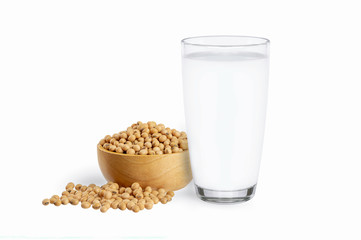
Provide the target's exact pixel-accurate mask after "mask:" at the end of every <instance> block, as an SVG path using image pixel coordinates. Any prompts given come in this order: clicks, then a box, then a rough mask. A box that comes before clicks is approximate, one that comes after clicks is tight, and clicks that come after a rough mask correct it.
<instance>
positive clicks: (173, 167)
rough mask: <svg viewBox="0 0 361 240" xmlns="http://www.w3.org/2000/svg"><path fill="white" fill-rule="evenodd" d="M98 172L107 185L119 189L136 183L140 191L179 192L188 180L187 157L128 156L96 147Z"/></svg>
mask: <svg viewBox="0 0 361 240" xmlns="http://www.w3.org/2000/svg"><path fill="white" fill-rule="evenodd" d="M97 148H98V162H99V166H100V170H101V171H102V173H103V175H104V177H105V178H106V179H107V180H108V181H112V182H116V183H118V184H119V185H121V186H130V185H131V184H132V183H133V182H139V184H140V185H141V186H142V187H146V186H151V187H153V188H164V189H166V190H171V191H175V190H179V189H181V188H183V187H185V186H186V185H187V184H188V183H189V182H190V181H191V180H192V172H191V167H190V162H189V153H188V151H184V152H181V153H173V154H163V155H129V154H121V153H115V152H110V151H107V150H105V149H104V148H103V147H102V146H101V145H99V144H98V147H97Z"/></svg>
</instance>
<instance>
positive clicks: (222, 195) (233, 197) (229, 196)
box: [194, 184, 257, 204]
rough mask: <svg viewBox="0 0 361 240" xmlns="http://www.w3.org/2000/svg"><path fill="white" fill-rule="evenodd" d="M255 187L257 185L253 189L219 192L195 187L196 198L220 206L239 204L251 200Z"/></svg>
mask: <svg viewBox="0 0 361 240" xmlns="http://www.w3.org/2000/svg"><path fill="white" fill-rule="evenodd" d="M194 185H195V184H194ZM256 186H257V184H256V185H254V186H253V187H250V188H246V189H241V190H234V191H219V190H210V189H205V188H201V187H199V186H197V185H195V187H196V193H197V196H198V197H199V198H200V199H202V200H203V201H206V202H212V203H222V204H230V203H241V202H246V201H248V200H250V199H251V198H253V196H254V194H255V192H256Z"/></svg>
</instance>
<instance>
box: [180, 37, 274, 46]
mask: <svg viewBox="0 0 361 240" xmlns="http://www.w3.org/2000/svg"><path fill="white" fill-rule="evenodd" d="M217 37H219V38H222V37H223V38H241V39H246V38H248V39H254V40H259V41H260V40H261V42H259V43H244V44H208V43H206V44H203V43H192V42H190V41H191V40H196V39H202V38H217ZM181 43H182V44H184V45H193V46H199V47H221V48H222V47H252V46H261V45H266V44H269V43H270V40H269V39H267V38H264V37H254V36H243V35H206V36H196V37H188V38H184V39H182V40H181Z"/></svg>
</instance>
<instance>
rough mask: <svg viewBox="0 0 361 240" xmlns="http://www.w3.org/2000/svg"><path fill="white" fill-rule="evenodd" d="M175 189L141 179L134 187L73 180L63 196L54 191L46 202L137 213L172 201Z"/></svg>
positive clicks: (47, 203)
mask: <svg viewBox="0 0 361 240" xmlns="http://www.w3.org/2000/svg"><path fill="white" fill-rule="evenodd" d="M173 196H174V192H172V191H168V192H166V191H165V189H163V188H159V189H157V190H156V189H152V188H151V187H150V186H147V187H145V188H144V189H142V187H141V186H140V185H139V183H137V182H134V183H133V184H132V185H131V186H130V187H120V186H119V185H118V184H117V183H113V182H108V183H106V184H104V185H103V186H101V187H99V186H96V185H95V184H90V185H88V186H86V185H81V184H77V185H74V183H72V182H70V183H68V184H67V185H66V187H65V191H63V192H62V194H61V197H59V196H58V195H53V196H52V197H51V198H50V199H48V198H46V199H44V200H43V202H42V203H43V205H45V206H47V205H49V204H54V205H55V206H60V205H67V204H69V203H70V204H71V205H78V204H79V203H81V207H82V208H85V209H87V208H90V207H92V208H93V209H95V210H98V209H100V211H101V212H102V213H105V212H107V211H108V210H109V209H110V208H113V209H120V210H123V211H124V210H126V209H128V210H131V211H133V212H135V213H137V212H139V211H141V210H144V209H148V210H150V209H152V208H153V205H154V204H157V203H159V202H161V203H162V204H166V203H167V202H170V201H172V198H173Z"/></svg>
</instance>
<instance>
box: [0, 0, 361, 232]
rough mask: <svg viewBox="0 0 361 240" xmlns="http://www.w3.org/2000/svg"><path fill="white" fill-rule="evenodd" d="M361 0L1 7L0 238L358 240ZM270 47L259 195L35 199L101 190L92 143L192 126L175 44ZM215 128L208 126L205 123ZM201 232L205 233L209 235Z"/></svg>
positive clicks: (224, 0)
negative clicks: (104, 207)
mask: <svg viewBox="0 0 361 240" xmlns="http://www.w3.org/2000/svg"><path fill="white" fill-rule="evenodd" d="M359 10H360V8H359V5H358V1H351V0H343V1H315V0H303V1H281V0H273V1H266V0H264V1H262V0H254V1H229V0H222V1H221V0H216V1H203V0H198V1H194V0H193V1H191V0H182V1H146V0H141V1H89V0H87V1H64V0H63V1H50V0H46V1H16V0H12V1H1V2H0V104H1V117H0V121H1V125H0V130H1V132H0V134H1V138H0V141H1V142H0V146H1V166H0V184H1V185H0V196H1V197H0V199H1V200H0V203H1V207H0V209H1V210H0V238H8V237H10V236H12V237H13V238H14V237H15V238H20V237H22V236H23V237H27V238H39V237H46V238H55V237H84V238H90V237H93V238H103V239H106V238H113V237H121V238H124V239H147V238H148V239H150V238H153V239H173V238H178V239H181V238H183V239H185V237H187V239H196V238H198V239H360V238H361V233H360V230H359V229H357V227H360V222H361V217H360V216H361V207H360V203H361V188H360V183H361V174H360V172H361V171H360V170H361V168H360V161H361V72H360V68H361V60H360V56H361V44H360V42H361V34H360V22H361V15H360V11H359ZM212 34H233V35H254V36H262V37H267V38H269V39H270V40H271V70H270V84H269V104H268V113H267V114H268V115H267V124H266V133H265V142H264V152H263V159H262V165H261V172H260V177H259V182H258V188H257V193H256V196H255V198H254V199H253V200H252V201H250V202H247V203H245V204H241V205H231V206H222V205H213V204H208V203H205V202H202V201H200V200H198V199H197V198H196V196H195V193H194V190H193V185H191V184H190V185H188V187H187V188H185V189H183V190H181V191H178V192H176V196H175V198H174V199H173V201H172V202H171V203H169V204H167V205H156V206H155V207H154V209H153V210H152V211H142V212H140V213H138V214H134V213H132V212H129V211H126V212H121V211H115V210H112V209H110V210H109V211H108V212H107V213H106V214H101V213H100V212H98V211H94V210H92V209H88V210H83V209H81V208H80V206H77V207H74V206H60V207H55V206H48V207H44V206H42V205H41V201H42V199H43V198H45V197H50V196H51V195H53V194H59V193H61V191H62V190H63V187H64V186H65V184H66V183H67V182H69V181H74V182H75V183H83V184H90V183H96V184H103V183H105V180H104V179H103V177H102V175H101V172H100V170H99V168H98V163H97V157H96V144H97V142H98V141H99V139H101V138H102V137H103V136H105V135H106V134H112V133H114V132H117V131H120V130H123V129H125V128H126V127H127V126H129V125H130V124H131V123H133V122H136V121H138V120H141V121H149V120H155V121H157V122H159V123H164V124H165V125H166V126H170V127H172V128H177V129H179V130H184V129H185V124H184V115H183V99H182V82H181V61H180V40H181V39H182V38H185V37H189V36H198V35H212ZM210 130H211V129H210ZM202 236H204V237H202Z"/></svg>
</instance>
